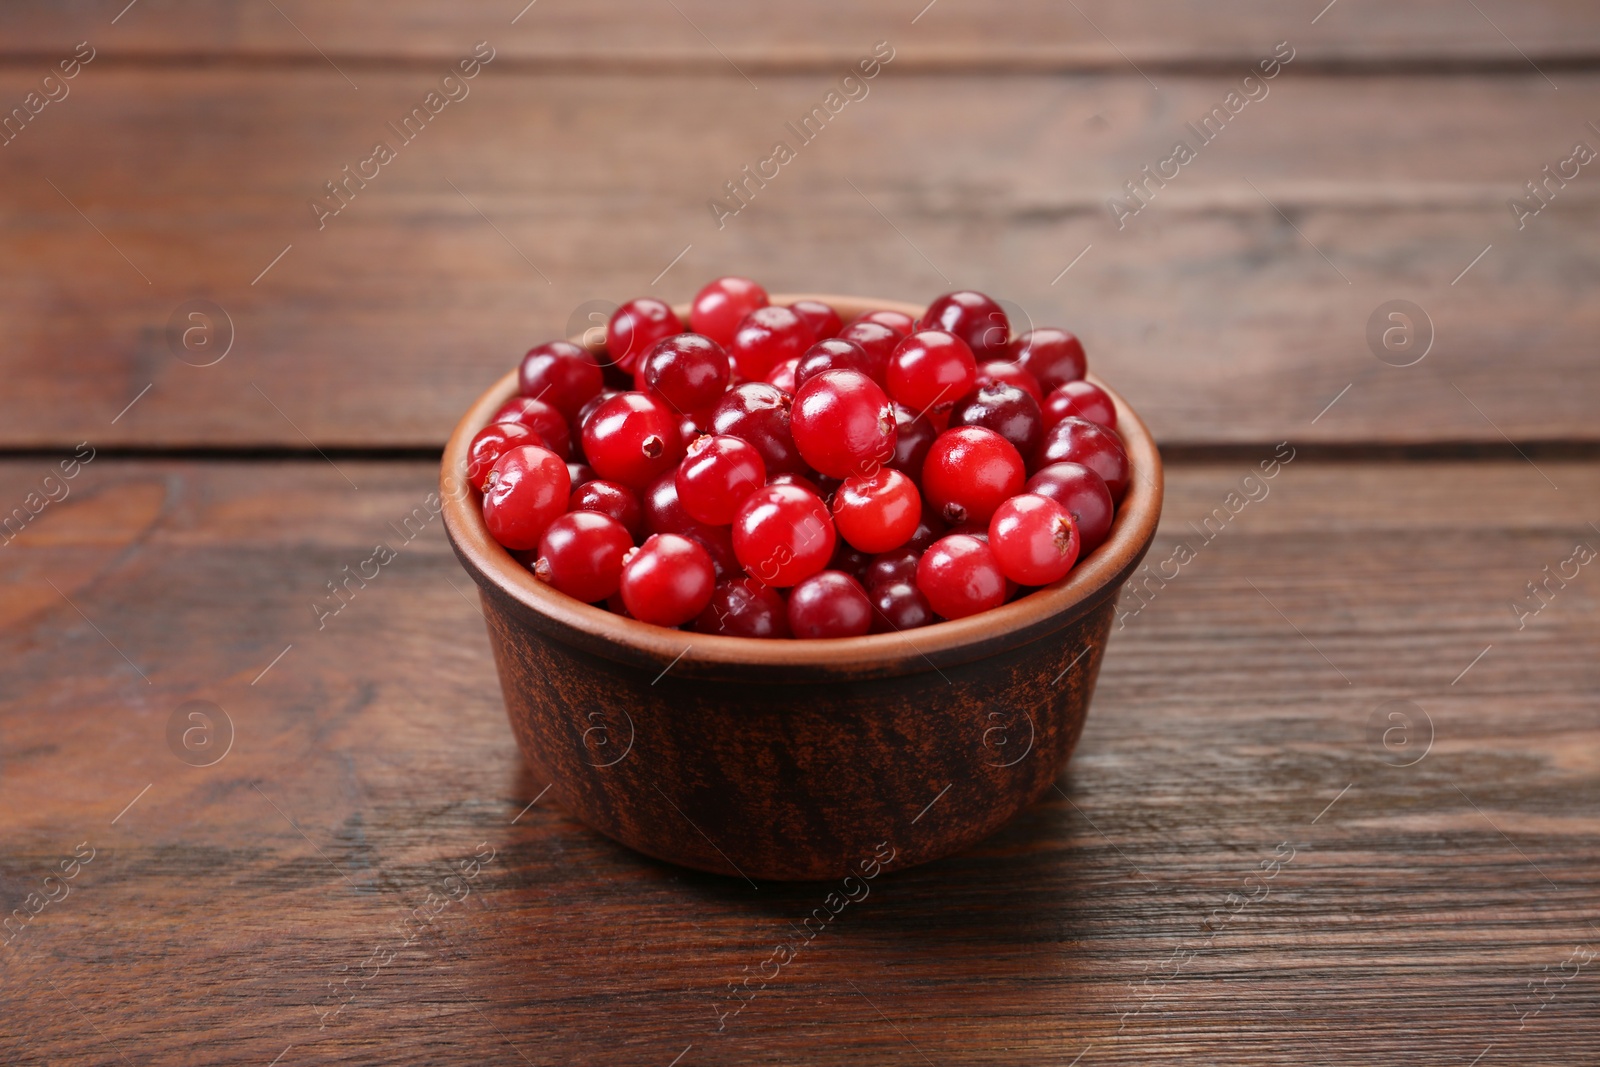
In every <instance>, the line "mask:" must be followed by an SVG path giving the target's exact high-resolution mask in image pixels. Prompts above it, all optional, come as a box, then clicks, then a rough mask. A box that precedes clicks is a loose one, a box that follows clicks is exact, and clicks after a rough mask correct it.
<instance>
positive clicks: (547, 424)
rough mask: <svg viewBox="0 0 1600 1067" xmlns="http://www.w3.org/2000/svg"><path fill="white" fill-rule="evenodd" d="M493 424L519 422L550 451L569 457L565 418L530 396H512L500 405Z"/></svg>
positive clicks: (569, 442)
mask: <svg viewBox="0 0 1600 1067" xmlns="http://www.w3.org/2000/svg"><path fill="white" fill-rule="evenodd" d="M489 421H490V422H491V423H495V422H520V423H522V425H524V426H526V427H527V428H528V429H530V430H532V431H533V432H534V433H536V434H538V435H539V436H540V437H542V438H544V442H545V444H546V445H547V446H548V447H549V449H550V451H552V452H554V453H556V455H558V456H561V457H563V458H565V457H566V456H567V455H569V454H570V453H569V451H568V449H569V448H570V447H571V443H572V440H571V439H572V434H571V432H570V431H569V430H568V429H567V417H566V416H565V415H563V414H561V412H560V411H558V410H556V408H555V407H554V406H552V405H550V404H546V403H545V402H544V401H543V400H535V399H534V398H533V397H531V396H514V397H512V398H511V399H510V400H507V401H506V402H505V403H504V404H502V405H500V410H499V411H497V412H495V413H494V418H492V419H490V420H489Z"/></svg>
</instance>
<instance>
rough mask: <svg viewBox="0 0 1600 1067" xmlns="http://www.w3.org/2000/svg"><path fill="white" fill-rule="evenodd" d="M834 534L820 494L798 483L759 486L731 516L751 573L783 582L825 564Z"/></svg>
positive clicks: (736, 543)
mask: <svg viewBox="0 0 1600 1067" xmlns="http://www.w3.org/2000/svg"><path fill="white" fill-rule="evenodd" d="M835 537H836V535H835V534H834V530H833V520H832V519H831V518H829V517H828V508H827V506H826V505H825V504H823V502H822V499H821V498H820V497H818V496H817V495H816V494H815V493H808V492H806V491H805V490H804V489H801V488H800V487H799V486H794V485H769V486H767V487H766V488H764V489H757V490H756V491H755V492H754V493H751V494H750V495H749V496H748V497H746V498H745V501H744V503H743V504H741V505H739V513H738V514H737V515H736V516H734V520H733V550H734V553H735V554H736V555H737V556H738V557H739V562H740V563H741V564H743V566H744V569H745V570H746V571H748V572H749V573H750V574H751V576H752V577H755V578H758V579H760V580H761V581H763V582H766V583H767V584H768V585H775V586H778V587H779V588H783V587H785V586H791V585H794V584H795V583H796V582H798V581H800V580H801V579H803V578H809V577H810V576H811V575H813V574H815V573H817V572H818V571H820V570H822V568H824V567H826V566H827V565H828V560H829V558H830V557H831V556H832V555H833V545H834V541H835Z"/></svg>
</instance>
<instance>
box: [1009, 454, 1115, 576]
mask: <svg viewBox="0 0 1600 1067" xmlns="http://www.w3.org/2000/svg"><path fill="white" fill-rule="evenodd" d="M1026 489H1027V491H1028V492H1030V493H1038V494H1039V495H1040V496H1047V497H1049V498H1050V499H1051V500H1054V501H1056V502H1057V503H1059V504H1061V506H1062V507H1064V508H1066V509H1067V511H1068V513H1069V514H1071V516H1072V522H1073V525H1075V526H1076V527H1077V528H1078V538H1079V541H1080V542H1081V547H1080V548H1079V551H1080V552H1081V553H1082V554H1083V555H1088V554H1089V553H1090V552H1093V551H1094V550H1095V549H1096V548H1099V547H1100V543H1101V542H1102V541H1104V540H1105V539H1106V534H1107V533H1108V532H1110V530H1111V520H1112V518H1113V516H1114V515H1115V505H1114V504H1112V502H1111V490H1109V489H1107V488H1106V481H1105V479H1104V478H1102V477H1100V476H1099V475H1098V474H1096V473H1095V472H1094V471H1092V470H1090V469H1089V468H1088V467H1085V466H1084V465H1083V464H1081V463H1052V464H1050V465H1049V466H1048V467H1041V468H1039V470H1038V472H1037V473H1035V474H1034V476H1033V477H1032V478H1029V479H1028V484H1027V486H1026Z"/></svg>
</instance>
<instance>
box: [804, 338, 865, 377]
mask: <svg viewBox="0 0 1600 1067" xmlns="http://www.w3.org/2000/svg"><path fill="white" fill-rule="evenodd" d="M825 370H853V371H858V372H860V373H861V374H865V375H866V376H867V377H868V378H870V377H872V370H873V362H872V360H871V359H870V358H868V356H867V353H866V351H865V350H864V349H863V348H862V347H861V346H860V345H858V344H856V343H855V342H854V341H846V340H844V339H843V338H839V337H832V338H829V339H828V340H826V341H818V342H817V343H816V344H814V345H812V346H811V347H810V348H808V349H806V354H805V355H803V356H801V357H800V362H799V363H797V364H795V368H794V383H795V386H796V387H797V388H798V387H799V386H802V385H804V384H806V381H807V380H808V379H810V378H814V377H816V376H817V375H818V374H821V373H822V372H823V371H825Z"/></svg>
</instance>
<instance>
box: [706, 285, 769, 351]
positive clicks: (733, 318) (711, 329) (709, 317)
mask: <svg viewBox="0 0 1600 1067" xmlns="http://www.w3.org/2000/svg"><path fill="white" fill-rule="evenodd" d="M766 306H767V291H766V290H765V289H763V288H761V286H759V285H757V284H756V283H755V282H753V281H751V280H750V279H749V278H735V277H727V278H718V279H717V280H716V281H714V282H711V283H710V284H709V285H707V286H706V287H705V288H704V289H702V290H700V292H699V293H697V294H696V295H695V298H694V303H693V304H691V305H690V307H689V329H691V330H693V331H694V332H695V333H698V334H704V335H705V336H707V337H709V338H711V339H712V340H713V341H715V342H717V344H719V345H721V346H722V347H724V348H726V347H728V345H730V344H732V343H733V335H734V334H735V333H737V332H738V330H739V323H741V322H743V321H744V317H745V316H746V315H748V314H750V312H752V311H754V310H755V309H756V308H764V307H766Z"/></svg>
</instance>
